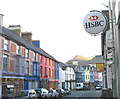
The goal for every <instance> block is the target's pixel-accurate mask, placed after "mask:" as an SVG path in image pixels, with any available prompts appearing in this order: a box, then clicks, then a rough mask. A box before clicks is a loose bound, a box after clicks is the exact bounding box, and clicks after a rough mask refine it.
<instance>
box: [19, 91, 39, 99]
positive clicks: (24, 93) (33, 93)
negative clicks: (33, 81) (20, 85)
mask: <svg viewBox="0 0 120 99" xmlns="http://www.w3.org/2000/svg"><path fill="white" fill-rule="evenodd" d="M21 96H23V97H26V98H29V97H37V93H36V91H35V90H34V89H30V90H22V91H21Z"/></svg>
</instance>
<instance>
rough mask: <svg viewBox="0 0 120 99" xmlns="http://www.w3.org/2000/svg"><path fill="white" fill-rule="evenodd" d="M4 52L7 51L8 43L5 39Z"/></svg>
mask: <svg viewBox="0 0 120 99" xmlns="http://www.w3.org/2000/svg"><path fill="white" fill-rule="evenodd" d="M4 50H7V51H8V50H9V41H8V40H7V39H5V40H4Z"/></svg>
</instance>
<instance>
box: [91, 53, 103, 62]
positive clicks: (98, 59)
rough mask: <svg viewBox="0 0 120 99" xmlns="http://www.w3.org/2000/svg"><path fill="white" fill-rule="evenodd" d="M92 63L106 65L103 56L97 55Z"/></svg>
mask: <svg viewBox="0 0 120 99" xmlns="http://www.w3.org/2000/svg"><path fill="white" fill-rule="evenodd" d="M90 63H94V64H96V63H104V59H103V56H102V55H96V56H95V57H94V58H93V59H91V60H90Z"/></svg>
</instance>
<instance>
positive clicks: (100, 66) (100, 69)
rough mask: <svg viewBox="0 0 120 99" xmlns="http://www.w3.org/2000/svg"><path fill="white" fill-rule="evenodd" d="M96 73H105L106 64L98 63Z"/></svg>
mask: <svg viewBox="0 0 120 99" xmlns="http://www.w3.org/2000/svg"><path fill="white" fill-rule="evenodd" d="M96 71H97V72H104V64H103V63H97V64H96Z"/></svg>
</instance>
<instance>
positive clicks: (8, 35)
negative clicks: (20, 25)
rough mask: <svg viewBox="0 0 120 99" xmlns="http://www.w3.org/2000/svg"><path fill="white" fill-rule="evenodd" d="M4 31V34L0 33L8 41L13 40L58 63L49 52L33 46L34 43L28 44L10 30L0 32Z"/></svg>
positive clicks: (4, 29)
mask: <svg viewBox="0 0 120 99" xmlns="http://www.w3.org/2000/svg"><path fill="white" fill-rule="evenodd" d="M1 29H2V32H0V35H2V36H3V37H5V38H6V39H8V40H12V41H14V42H16V43H17V44H19V45H22V46H24V47H26V48H28V49H31V50H33V51H35V52H37V53H39V54H42V55H44V56H46V57H48V58H50V59H52V60H55V61H57V60H56V59H55V58H54V57H52V56H51V55H49V54H48V53H47V52H45V51H44V50H43V49H41V48H38V47H36V46H35V45H33V44H32V43H28V42H27V41H26V40H25V39H24V38H23V37H21V36H19V35H18V34H17V33H15V32H13V31H10V30H9V29H7V28H5V27H2V28H1V27H0V31H1Z"/></svg>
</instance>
